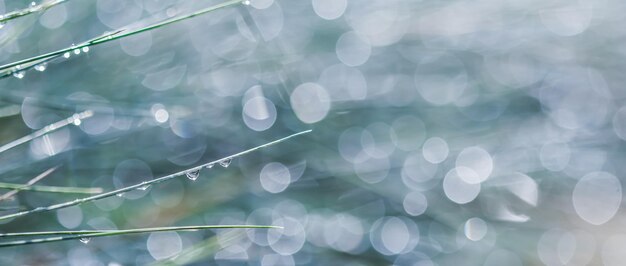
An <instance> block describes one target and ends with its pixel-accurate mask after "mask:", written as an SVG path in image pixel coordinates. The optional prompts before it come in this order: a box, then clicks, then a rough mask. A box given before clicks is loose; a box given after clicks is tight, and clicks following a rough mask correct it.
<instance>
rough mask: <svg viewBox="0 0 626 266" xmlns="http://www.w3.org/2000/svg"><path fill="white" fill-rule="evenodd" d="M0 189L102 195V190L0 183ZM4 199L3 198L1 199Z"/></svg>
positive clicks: (97, 188)
mask: <svg viewBox="0 0 626 266" xmlns="http://www.w3.org/2000/svg"><path fill="white" fill-rule="evenodd" d="M0 188H8V189H15V190H17V191H22V190H26V191H35V192H49V193H73V194H97V193H102V188H99V187H91V188H80V187H59V186H29V185H23V184H13V183H3V182H0ZM2 199H4V198H2Z"/></svg>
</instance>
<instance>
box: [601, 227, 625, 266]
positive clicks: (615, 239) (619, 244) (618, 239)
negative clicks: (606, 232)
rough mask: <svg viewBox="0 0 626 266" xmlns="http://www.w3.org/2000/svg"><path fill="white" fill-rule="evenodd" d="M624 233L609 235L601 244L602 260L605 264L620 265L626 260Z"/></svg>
mask: <svg viewBox="0 0 626 266" xmlns="http://www.w3.org/2000/svg"><path fill="white" fill-rule="evenodd" d="M624 247H626V235H624V234H617V235H612V236H610V237H609V238H608V239H607V240H606V241H605V242H604V245H602V262H603V263H604V265H606V266H620V265H623V264H624V261H626V252H624Z"/></svg>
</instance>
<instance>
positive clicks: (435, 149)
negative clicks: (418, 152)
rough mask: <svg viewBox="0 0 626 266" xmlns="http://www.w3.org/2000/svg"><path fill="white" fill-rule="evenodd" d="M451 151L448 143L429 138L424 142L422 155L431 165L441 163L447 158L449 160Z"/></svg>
mask: <svg viewBox="0 0 626 266" xmlns="http://www.w3.org/2000/svg"><path fill="white" fill-rule="evenodd" d="M449 152H450V149H449V148H448V143H447V142H446V141H445V140H444V139H442V138H438V137H434V138H429V139H427V140H426V142H424V146H423V147H422V155H423V156H424V159H426V161H428V162H430V163H434V164H437V163H441V162H443V161H444V160H446V158H448V153H449Z"/></svg>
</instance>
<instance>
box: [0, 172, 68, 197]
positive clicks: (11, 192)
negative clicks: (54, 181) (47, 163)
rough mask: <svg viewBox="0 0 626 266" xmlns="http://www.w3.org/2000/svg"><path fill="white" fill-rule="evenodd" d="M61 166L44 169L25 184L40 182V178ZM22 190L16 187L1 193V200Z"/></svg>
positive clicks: (30, 184)
mask: <svg viewBox="0 0 626 266" xmlns="http://www.w3.org/2000/svg"><path fill="white" fill-rule="evenodd" d="M58 168H59V165H57V166H55V167H52V168H49V169H48V170H46V171H43V173H41V174H39V175H37V176H36V177H34V178H33V179H31V180H29V181H28V182H26V184H25V185H24V186H27V187H28V186H32V185H34V184H35V183H37V182H39V181H40V180H42V179H44V178H45V177H47V176H48V175H50V174H51V173H52V172H54V171H56V170H57V169H58ZM19 191H20V190H19V189H14V190H11V191H9V192H7V193H4V194H2V195H0V201H2V200H6V199H8V198H10V197H13V195H15V194H17V193H18V192H19Z"/></svg>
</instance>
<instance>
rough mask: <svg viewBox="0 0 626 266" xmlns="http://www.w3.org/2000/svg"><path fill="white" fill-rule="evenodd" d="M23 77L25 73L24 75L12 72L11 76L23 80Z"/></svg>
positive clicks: (22, 72)
mask: <svg viewBox="0 0 626 266" xmlns="http://www.w3.org/2000/svg"><path fill="white" fill-rule="evenodd" d="M25 75H26V73H24V71H18V72H13V76H14V77H16V78H18V79H22V78H24V76H25Z"/></svg>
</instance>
